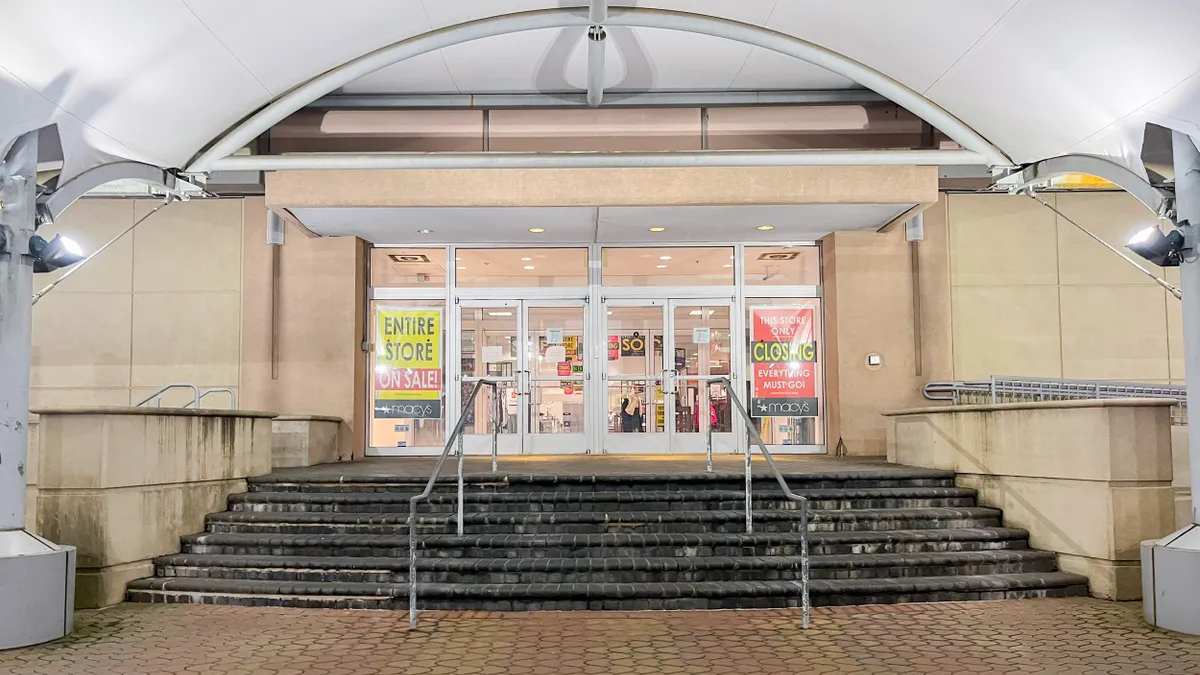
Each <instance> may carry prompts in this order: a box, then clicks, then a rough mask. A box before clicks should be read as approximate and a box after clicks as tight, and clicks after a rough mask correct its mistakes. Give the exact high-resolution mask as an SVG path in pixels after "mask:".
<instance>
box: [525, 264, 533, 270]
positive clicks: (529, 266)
mask: <svg viewBox="0 0 1200 675" xmlns="http://www.w3.org/2000/svg"><path fill="white" fill-rule="evenodd" d="M525 269H527V270H531V269H533V265H526V266H525Z"/></svg>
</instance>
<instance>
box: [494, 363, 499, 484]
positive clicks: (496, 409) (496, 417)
mask: <svg viewBox="0 0 1200 675" xmlns="http://www.w3.org/2000/svg"><path fill="white" fill-rule="evenodd" d="M499 454H500V385H498V384H497V385H492V473H496V471H498V470H499V468H500V458H499Z"/></svg>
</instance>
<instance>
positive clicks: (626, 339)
mask: <svg viewBox="0 0 1200 675" xmlns="http://www.w3.org/2000/svg"><path fill="white" fill-rule="evenodd" d="M604 315H605V317H604V318H605V331H604V332H603V335H605V336H606V337H607V345H606V347H605V350H604V352H603V354H604V356H603V358H604V359H605V363H604V366H603V375H602V382H601V384H602V385H603V394H602V395H603V396H604V403H605V408H604V410H605V413H604V419H603V422H604V424H605V425H606V426H605V430H604V441H603V443H604V446H603V447H604V452H605V453H610V454H622V453H623V454H662V453H665V452H668V449H669V445H668V441H667V430H668V425H667V423H666V420H667V419H668V417H667V409H666V398H667V397H666V396H665V392H664V390H663V381H664V378H667V377H668V375H669V373H668V372H667V370H666V368H667V366H665V365H664V357H663V354H664V344H663V340H664V336H665V331H664V330H663V329H664V327H665V326H666V301H664V300H609V301H608V302H607V303H606V304H605V307H604Z"/></svg>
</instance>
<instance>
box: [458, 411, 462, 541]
mask: <svg viewBox="0 0 1200 675" xmlns="http://www.w3.org/2000/svg"><path fill="white" fill-rule="evenodd" d="M462 533H463V437H462V434H459V436H458V536H460V537H461V536H462Z"/></svg>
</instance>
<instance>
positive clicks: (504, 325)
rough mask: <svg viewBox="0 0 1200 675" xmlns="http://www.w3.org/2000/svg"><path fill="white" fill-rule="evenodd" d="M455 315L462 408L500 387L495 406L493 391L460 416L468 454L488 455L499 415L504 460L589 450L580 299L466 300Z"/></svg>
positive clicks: (585, 371)
mask: <svg viewBox="0 0 1200 675" xmlns="http://www.w3.org/2000/svg"><path fill="white" fill-rule="evenodd" d="M458 316H459V326H460V331H459V334H460V339H461V344H460V362H459V377H458V378H456V379H457V381H458V384H459V387H458V389H459V394H458V396H459V398H458V401H459V402H460V409H462V407H463V406H465V405H466V402H467V398H468V397H469V396H470V395H471V390H472V388H473V387H474V386H475V383H476V382H478V381H480V380H485V379H486V380H490V381H494V382H497V383H498V384H499V386H498V387H497V392H496V395H498V397H499V405H498V406H497V404H496V402H495V401H494V399H493V392H492V390H491V388H490V387H489V388H485V389H482V390H480V392H479V395H478V396H477V397H476V399H475V404H474V405H473V406H472V407H471V408H470V409H463V410H462V413H463V414H465V415H466V418H467V423H466V426H465V431H464V448H465V450H466V452H467V454H488V453H491V449H492V446H491V434H492V421H493V420H494V419H496V415H497V413H498V415H499V420H500V437H499V441H498V451H499V452H500V453H501V454H526V455H532V454H555V453H585V452H587V450H588V443H587V437H586V435H585V434H586V422H585V419H584V418H585V414H584V410H585V406H584V402H585V394H584V388H585V387H584V383H585V381H586V380H587V378H588V376H589V374H588V372H587V368H586V366H585V363H584V358H583V354H584V352H583V347H584V338H585V330H584V303H583V301H570V300H567V301H553V300H551V301H541V300H463V301H462V302H461V303H460V305H459V307H458ZM497 409H498V410H497ZM452 421H453V420H452Z"/></svg>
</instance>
